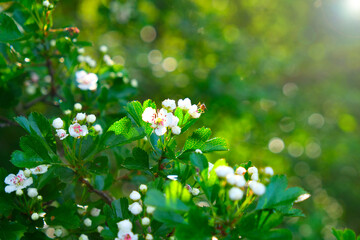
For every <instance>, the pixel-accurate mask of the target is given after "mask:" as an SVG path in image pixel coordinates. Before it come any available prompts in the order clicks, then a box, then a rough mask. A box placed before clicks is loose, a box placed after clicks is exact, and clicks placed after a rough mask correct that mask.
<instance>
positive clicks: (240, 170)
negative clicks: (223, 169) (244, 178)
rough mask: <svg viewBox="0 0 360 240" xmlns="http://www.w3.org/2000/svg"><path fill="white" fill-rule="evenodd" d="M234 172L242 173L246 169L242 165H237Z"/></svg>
mask: <svg viewBox="0 0 360 240" xmlns="http://www.w3.org/2000/svg"><path fill="white" fill-rule="evenodd" d="M235 172H236V174H239V175H244V174H245V173H246V169H245V168H244V167H238V168H237V169H236V170H235Z"/></svg>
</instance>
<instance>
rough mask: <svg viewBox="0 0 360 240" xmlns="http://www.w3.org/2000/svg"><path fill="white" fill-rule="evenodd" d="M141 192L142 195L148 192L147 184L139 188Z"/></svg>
mask: <svg viewBox="0 0 360 240" xmlns="http://www.w3.org/2000/svg"><path fill="white" fill-rule="evenodd" d="M139 190H140V192H142V193H146V191H147V186H146V185H145V184H141V185H140V187H139Z"/></svg>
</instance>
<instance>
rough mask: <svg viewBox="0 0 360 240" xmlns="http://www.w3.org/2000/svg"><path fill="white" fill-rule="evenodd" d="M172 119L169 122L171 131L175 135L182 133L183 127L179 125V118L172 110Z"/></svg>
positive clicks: (170, 114)
mask: <svg viewBox="0 0 360 240" xmlns="http://www.w3.org/2000/svg"><path fill="white" fill-rule="evenodd" d="M169 116H170V118H171V121H170V122H169V125H168V127H169V128H171V132H172V133H173V134H175V135H179V134H180V133H181V128H180V127H179V126H178V123H179V118H178V117H176V116H174V114H172V113H171V112H170V113H169Z"/></svg>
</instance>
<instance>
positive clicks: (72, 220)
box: [45, 202, 80, 229]
mask: <svg viewBox="0 0 360 240" xmlns="http://www.w3.org/2000/svg"><path fill="white" fill-rule="evenodd" d="M45 219H46V222H47V224H49V225H53V226H54V225H61V226H63V227H64V228H67V229H77V228H79V227H80V218H79V217H78V216H77V207H76V205H74V204H73V203H70V202H67V203H64V204H62V205H60V206H59V207H58V208H53V209H51V210H50V211H49V212H47V213H46V218H45Z"/></svg>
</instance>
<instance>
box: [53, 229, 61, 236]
mask: <svg viewBox="0 0 360 240" xmlns="http://www.w3.org/2000/svg"><path fill="white" fill-rule="evenodd" d="M54 234H55V236H57V237H61V235H62V234H63V231H62V230H61V229H60V228H58V229H56V230H55V233H54Z"/></svg>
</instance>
